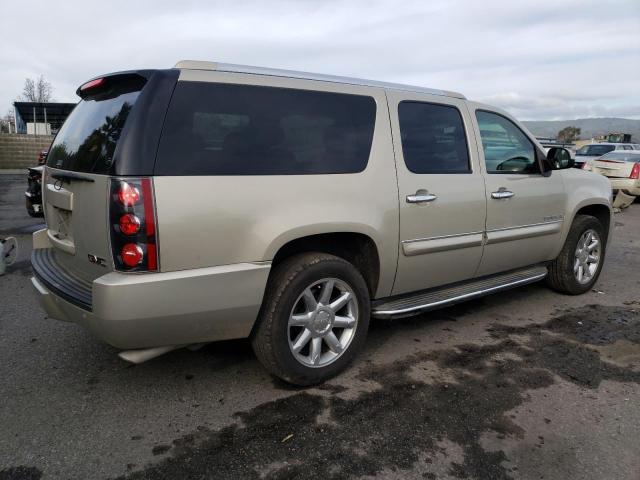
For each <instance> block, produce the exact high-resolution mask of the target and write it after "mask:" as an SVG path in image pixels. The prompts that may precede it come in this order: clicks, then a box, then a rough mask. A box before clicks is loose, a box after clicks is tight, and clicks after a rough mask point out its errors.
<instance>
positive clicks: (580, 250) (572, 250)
mask: <svg viewBox="0 0 640 480" xmlns="http://www.w3.org/2000/svg"><path fill="white" fill-rule="evenodd" d="M605 247H606V238H605V229H604V226H603V225H602V223H601V222H600V220H598V219H597V218H596V217H593V216H591V215H578V216H576V218H575V219H574V221H573V224H572V225H571V230H569V234H568V235H567V239H566V241H565V243H564V246H563V247H562V251H561V252H560V255H558V257H557V258H556V259H555V260H554V261H553V262H552V263H551V265H549V267H548V268H549V274H548V275H547V278H546V281H547V285H549V287H551V288H552V289H553V290H556V291H558V292H561V293H566V294H569V295H580V294H582V293H585V292H588V291H589V290H591V288H592V287H593V285H594V284H595V283H596V281H597V280H598V276H599V275H600V272H601V271H602V264H603V263H604V255H605Z"/></svg>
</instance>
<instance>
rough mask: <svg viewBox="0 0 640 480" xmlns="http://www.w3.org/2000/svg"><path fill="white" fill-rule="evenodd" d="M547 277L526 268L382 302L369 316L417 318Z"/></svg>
mask: <svg viewBox="0 0 640 480" xmlns="http://www.w3.org/2000/svg"><path fill="white" fill-rule="evenodd" d="M546 276H547V267H546V266H540V265H538V266H535V267H527V268H524V269H520V270H515V271H511V272H508V273H501V274H498V275H491V276H489V277H483V278H478V279H473V280H470V281H467V282H464V283H457V284H454V285H452V286H447V287H438V288H433V289H429V290H423V291H421V292H417V293H412V294H409V295H403V296H401V297H395V298H392V299H386V300H382V302H381V303H378V304H374V306H373V311H372V312H371V315H372V316H373V317H376V318H392V317H405V316H410V315H417V314H419V313H421V312H424V311H427V310H433V309H436V308H440V307H445V306H448V305H453V304H454V303H459V302H462V301H465V300H470V299H472V298H477V297H482V296H483V295H488V294H490V293H494V292H498V291H500V290H507V289H509V288H514V287H518V286H520V285H526V284H527V283H533V282H537V281H538V280H542V279H543V278H544V277H546Z"/></svg>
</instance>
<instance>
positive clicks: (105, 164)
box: [47, 81, 142, 173]
mask: <svg viewBox="0 0 640 480" xmlns="http://www.w3.org/2000/svg"><path fill="white" fill-rule="evenodd" d="M140 88H142V85H141V82H140V81H132V82H129V81H127V82H122V83H121V84H120V85H118V86H111V87H110V88H109V90H108V91H106V92H103V93H102V94H99V95H96V96H94V97H88V98H86V99H84V100H82V101H80V103H78V105H76V107H75V108H74V109H73V112H71V115H69V117H68V118H67V120H66V121H65V122H64V125H63V126H62V128H61V129H60V131H59V132H58V135H57V136H56V138H55V140H54V142H53V144H52V145H51V149H50V151H49V154H48V156H47V165H48V166H50V167H55V168H61V169H64V170H73V171H77V172H90V173H109V172H110V171H111V170H112V166H113V161H114V158H113V155H114V152H115V149H116V145H117V143H118V139H119V138H120V134H121V133H122V129H123V128H124V125H125V122H126V120H127V117H128V116H129V112H131V109H132V108H133V105H134V103H135V102H136V99H137V98H138V95H139V93H140V91H139V90H140Z"/></svg>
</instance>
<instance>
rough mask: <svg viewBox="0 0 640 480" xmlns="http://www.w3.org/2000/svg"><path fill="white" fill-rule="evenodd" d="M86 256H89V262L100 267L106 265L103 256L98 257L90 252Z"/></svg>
mask: <svg viewBox="0 0 640 480" xmlns="http://www.w3.org/2000/svg"><path fill="white" fill-rule="evenodd" d="M87 256H88V257H89V261H90V262H91V263H95V264H96V265H100V266H101V267H106V266H107V264H106V260H105V259H104V258H100V257H98V256H96V255H93V254H91V253H90V254H89V255H87Z"/></svg>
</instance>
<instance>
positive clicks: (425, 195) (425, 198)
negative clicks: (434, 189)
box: [407, 190, 438, 203]
mask: <svg viewBox="0 0 640 480" xmlns="http://www.w3.org/2000/svg"><path fill="white" fill-rule="evenodd" d="M436 198H438V197H437V196H436V195H434V194H433V193H429V192H427V191H426V190H418V191H417V192H416V193H415V195H407V203H427V202H433V201H434V200H435V199H436Z"/></svg>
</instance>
